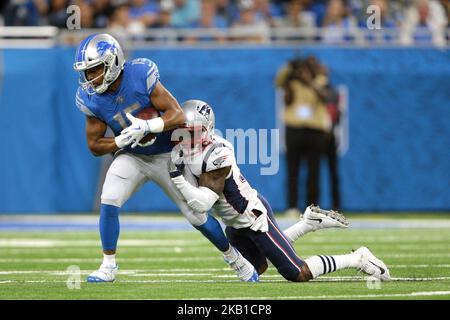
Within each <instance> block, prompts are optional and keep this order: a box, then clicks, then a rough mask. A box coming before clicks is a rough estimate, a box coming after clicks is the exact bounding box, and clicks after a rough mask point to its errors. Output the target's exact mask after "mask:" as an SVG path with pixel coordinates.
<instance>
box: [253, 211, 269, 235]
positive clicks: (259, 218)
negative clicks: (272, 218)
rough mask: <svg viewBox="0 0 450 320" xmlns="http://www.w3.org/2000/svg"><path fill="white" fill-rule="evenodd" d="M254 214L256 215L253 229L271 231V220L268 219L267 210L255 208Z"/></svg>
mask: <svg viewBox="0 0 450 320" xmlns="http://www.w3.org/2000/svg"><path fill="white" fill-rule="evenodd" d="M252 214H253V215H254V216H255V217H256V219H255V221H254V222H253V224H252V225H251V226H250V229H252V230H253V231H261V232H267V231H269V221H268V220H267V212H261V211H259V210H256V209H253V210H252Z"/></svg>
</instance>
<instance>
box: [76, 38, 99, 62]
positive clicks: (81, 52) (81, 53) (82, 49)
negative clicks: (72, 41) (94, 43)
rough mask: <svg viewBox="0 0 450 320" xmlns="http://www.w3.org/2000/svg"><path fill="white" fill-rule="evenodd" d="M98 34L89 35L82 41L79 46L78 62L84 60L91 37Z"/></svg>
mask: <svg viewBox="0 0 450 320" xmlns="http://www.w3.org/2000/svg"><path fill="white" fill-rule="evenodd" d="M96 35H97V34H92V35H90V36H89V37H87V38H86V39H84V40H83V42H81V44H80V46H79V47H78V53H77V62H82V61H84V54H85V52H86V47H87V46H88V44H89V42H90V41H91V39H92V38H93V37H94V36H96Z"/></svg>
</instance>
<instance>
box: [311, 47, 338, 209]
mask: <svg viewBox="0 0 450 320" xmlns="http://www.w3.org/2000/svg"><path fill="white" fill-rule="evenodd" d="M306 62H307V63H308V65H309V66H310V68H311V70H312V72H313V79H314V80H313V82H314V84H315V85H316V86H317V87H318V88H321V89H320V90H321V94H322V96H323V97H325V98H326V100H325V101H324V102H325V103H326V106H327V110H328V114H329V115H330V120H331V130H330V131H328V132H327V133H326V142H325V148H324V155H325V158H326V159H327V163H328V170H329V176H330V185H331V200H332V208H333V209H334V210H337V211H339V210H340V207H341V199H340V198H341V196H340V188H339V172H338V144H337V138H336V134H337V132H336V129H337V127H338V125H339V120H340V108H339V93H338V92H337V90H336V89H335V88H334V87H333V86H331V84H330V82H329V79H328V70H327V68H326V67H325V66H324V65H322V64H321V63H320V61H319V60H318V59H317V58H316V57H315V56H309V57H307V58H306Z"/></svg>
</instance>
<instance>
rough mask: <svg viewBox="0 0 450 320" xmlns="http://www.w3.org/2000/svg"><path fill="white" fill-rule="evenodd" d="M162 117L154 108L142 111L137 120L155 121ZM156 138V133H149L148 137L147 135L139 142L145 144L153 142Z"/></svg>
mask: <svg viewBox="0 0 450 320" xmlns="http://www.w3.org/2000/svg"><path fill="white" fill-rule="evenodd" d="M159 116H160V113H159V111H158V110H156V109H155V108H153V107H147V108H144V109H142V110H141V111H139V112H138V113H137V114H136V118H139V119H142V120H150V119H154V118H158V117H159ZM155 137H156V134H154V133H149V134H148V135H146V136H145V137H143V138H142V139H141V141H139V142H140V143H141V144H145V143H147V142H149V141H151V140H152V139H153V138H155Z"/></svg>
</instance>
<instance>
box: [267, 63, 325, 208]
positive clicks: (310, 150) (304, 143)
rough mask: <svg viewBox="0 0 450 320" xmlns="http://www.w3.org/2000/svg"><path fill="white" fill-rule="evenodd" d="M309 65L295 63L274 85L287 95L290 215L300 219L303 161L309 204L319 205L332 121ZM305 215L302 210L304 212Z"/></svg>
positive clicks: (284, 70) (286, 121) (279, 74)
mask: <svg viewBox="0 0 450 320" xmlns="http://www.w3.org/2000/svg"><path fill="white" fill-rule="evenodd" d="M313 80H314V79H313V72H312V70H311V69H310V67H309V65H308V63H307V62H305V61H304V60H300V59H296V60H293V61H291V62H290V63H289V64H288V66H287V67H285V68H283V69H282V70H281V71H280V72H279V73H278V74H277V78H276V80H275V84H276V85H277V86H278V87H281V88H283V89H284V91H285V105H286V109H285V112H284V122H285V125H286V159H287V169H288V172H287V177H288V179H287V180H288V181H287V182H288V183H287V195H288V208H289V209H288V210H287V212H286V213H287V214H288V215H295V216H298V215H299V214H300V210H298V176H299V168H300V162H301V160H303V159H304V160H306V163H307V167H308V177H307V197H306V198H307V203H306V205H305V207H306V206H307V205H309V204H318V201H319V167H320V158H321V155H322V154H323V151H324V148H325V145H326V134H327V132H329V131H330V128H331V120H330V116H329V114H328V111H327V108H326V106H325V103H324V101H325V98H324V94H323V92H322V90H321V88H318V87H317V86H316V84H315V83H314V81H313ZM302 211H303V210H302Z"/></svg>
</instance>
